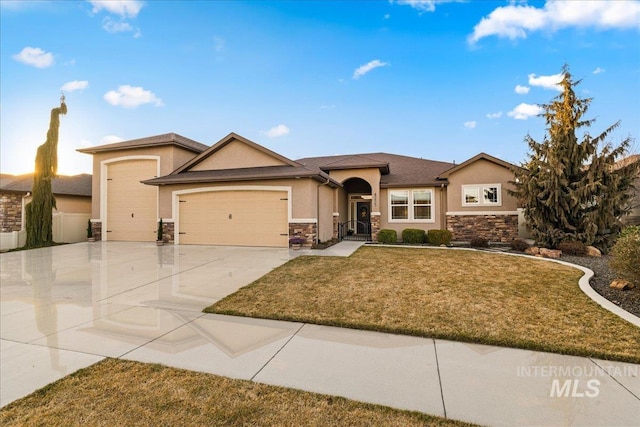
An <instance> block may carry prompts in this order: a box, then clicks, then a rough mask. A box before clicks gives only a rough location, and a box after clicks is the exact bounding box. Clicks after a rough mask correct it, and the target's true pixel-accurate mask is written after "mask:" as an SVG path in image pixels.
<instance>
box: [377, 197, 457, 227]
mask: <svg viewBox="0 0 640 427" xmlns="http://www.w3.org/2000/svg"><path fill="white" fill-rule="evenodd" d="M423 188H424V189H426V190H432V191H433V200H432V205H431V212H432V214H433V219H434V221H433V222H415V221H406V222H389V214H390V212H389V191H391V190H417V189H423ZM445 195H446V190H445V189H444V188H443V187H420V188H418V187H411V188H397V189H396V188H383V189H382V190H381V194H380V213H381V219H380V229H391V230H395V231H396V233H398V239H400V236H401V234H402V230H404V229H405V228H417V229H420V230H425V231H427V230H438V229H444V228H446V227H445V218H444V215H443V209H442V202H443V201H444V200H445Z"/></svg>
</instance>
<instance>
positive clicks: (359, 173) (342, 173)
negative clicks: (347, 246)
mask: <svg viewBox="0 0 640 427" xmlns="http://www.w3.org/2000/svg"><path fill="white" fill-rule="evenodd" d="M329 176H331V178H333V179H335V180H336V181H338V182H340V183H344V182H345V181H347V180H348V179H351V178H361V179H364V180H365V181H367V182H368V183H369V185H370V186H371V195H372V196H373V197H372V200H371V212H379V207H378V206H379V204H380V169H378V168H368V169H346V170H336V171H330V172H329ZM345 197H346V196H345ZM345 204H346V199H345ZM347 210H348V209H347ZM340 212H343V211H342V210H340ZM347 220H348V218H346V217H345V219H344V221H347ZM344 221H342V222H344Z"/></svg>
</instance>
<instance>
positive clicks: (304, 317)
mask: <svg viewBox="0 0 640 427" xmlns="http://www.w3.org/2000/svg"><path fill="white" fill-rule="evenodd" d="M582 274H583V273H582V272H581V271H580V270H577V269H574V268H570V267H566V266H563V265H560V264H557V263H552V262H547V261H542V260H537V259H533V258H528V257H514V256H508V255H502V254H493V253H486V252H476V251H463V250H442V249H425V248H389V247H363V248H360V249H359V250H358V251H357V252H355V253H354V254H353V255H352V256H351V257H349V258H338V257H307V256H303V257H298V258H296V259H293V260H291V261H290V262H288V263H287V264H285V265H283V266H281V267H279V268H277V269H275V270H273V271H272V272H271V273H269V274H267V275H266V276H264V277H262V278H260V279H259V280H257V281H256V282H254V283H252V284H251V285H249V286H246V287H244V288H242V289H240V290H239V291H238V292H236V293H234V294H232V295H230V296H228V297H226V298H224V299H223V300H221V301H219V302H218V303H216V304H214V305H213V306H211V307H208V308H207V309H205V311H206V312H208V313H220V314H231V315H240V316H250V317H260V318H269V319H282V320H291V321H297V322H306V323H315V324H323V325H332V326H342V327H349V328H358V329H368V330H374V331H384V332H392V333H400V334H408V335H417V336H423V337H433V338H442V339H450V340H456V341H465V342H475V343H482V344H492V345H498V346H508V347H516V348H524V349H532V350H541V351H550V352H556V353H563V354H571V355H579V356H593V357H597V358H604V359H609V360H619V361H626V362H633V363H640V328H637V327H635V326H633V325H632V324H630V323H628V322H626V321H624V320H622V319H620V318H618V317H617V316H616V315H614V314H612V313H610V312H608V311H606V310H604V309H603V308H601V307H600V306H599V305H597V304H596V303H595V302H593V301H592V300H591V299H589V298H588V297H587V296H586V295H584V294H583V293H582V291H581V290H580V289H579V287H578V279H579V278H580V277H581V276H582Z"/></svg>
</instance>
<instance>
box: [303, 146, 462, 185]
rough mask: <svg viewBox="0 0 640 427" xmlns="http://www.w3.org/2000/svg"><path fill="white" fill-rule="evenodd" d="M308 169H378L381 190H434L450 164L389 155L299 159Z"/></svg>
mask: <svg viewBox="0 0 640 427" xmlns="http://www.w3.org/2000/svg"><path fill="white" fill-rule="evenodd" d="M297 162H298V163H301V164H303V165H305V166H307V167H309V168H317V169H320V170H322V171H325V172H330V171H332V170H344V169H363V168H378V169H380V173H381V174H382V176H381V177H380V187H381V188H394V187H395V188H397V187H409V186H433V185H442V184H446V181H443V180H441V179H439V178H438V176H439V175H440V174H441V173H442V172H444V171H445V170H447V169H450V168H451V167H452V166H453V163H449V162H440V161H435V160H426V159H420V158H417V157H409V156H401V155H398V154H389V153H364V154H347V155H337V156H324V157H306V158H303V159H298V160H297Z"/></svg>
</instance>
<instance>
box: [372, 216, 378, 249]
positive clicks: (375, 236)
mask: <svg viewBox="0 0 640 427" xmlns="http://www.w3.org/2000/svg"><path fill="white" fill-rule="evenodd" d="M378 231H380V215H371V241H372V242H377V241H378Z"/></svg>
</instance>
